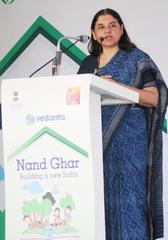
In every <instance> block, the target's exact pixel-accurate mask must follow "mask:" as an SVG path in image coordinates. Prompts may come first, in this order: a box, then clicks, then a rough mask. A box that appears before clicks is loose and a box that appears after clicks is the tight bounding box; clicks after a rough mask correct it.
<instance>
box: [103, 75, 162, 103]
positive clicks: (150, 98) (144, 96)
mask: <svg viewBox="0 0 168 240" xmlns="http://www.w3.org/2000/svg"><path fill="white" fill-rule="evenodd" d="M102 77H103V78H104V79H105V80H108V81H110V82H114V83H116V84H119V85H121V86H124V87H126V88H128V89H131V90H134V91H135V92H138V93H139V105H142V106H145V107H156V106H157V104H158V98H159V92H158V89H157V88H156V87H146V88H143V89H139V88H135V87H131V86H128V85H126V84H123V83H119V82H117V81H115V80H113V79H111V76H108V75H105V76H102Z"/></svg>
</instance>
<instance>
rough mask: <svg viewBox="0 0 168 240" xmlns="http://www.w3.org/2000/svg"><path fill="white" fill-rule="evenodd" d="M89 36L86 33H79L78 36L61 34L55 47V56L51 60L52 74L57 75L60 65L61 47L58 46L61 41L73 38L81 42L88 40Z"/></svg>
mask: <svg viewBox="0 0 168 240" xmlns="http://www.w3.org/2000/svg"><path fill="white" fill-rule="evenodd" d="M89 38H90V37H89V36H87V35H80V36H76V37H73V36H63V37H61V38H60V39H59V40H58V43H57V48H56V56H55V58H54V59H53V62H52V76H54V75H59V66H60V65H61V58H62V51H61V48H60V44H61V41H62V40H64V39H74V40H76V41H77V42H78V41H79V42H82V43H86V42H87V41H88V40H89Z"/></svg>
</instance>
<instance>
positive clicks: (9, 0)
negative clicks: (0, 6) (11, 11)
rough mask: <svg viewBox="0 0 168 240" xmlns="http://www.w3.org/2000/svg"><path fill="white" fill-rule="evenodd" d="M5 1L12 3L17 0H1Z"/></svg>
mask: <svg viewBox="0 0 168 240" xmlns="http://www.w3.org/2000/svg"><path fill="white" fill-rule="evenodd" d="M1 1H2V2H3V3H5V4H11V3H13V2H14V1H15V0H1Z"/></svg>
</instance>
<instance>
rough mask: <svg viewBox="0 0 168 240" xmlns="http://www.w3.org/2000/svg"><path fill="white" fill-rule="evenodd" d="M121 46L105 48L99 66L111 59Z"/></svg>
mask: <svg viewBox="0 0 168 240" xmlns="http://www.w3.org/2000/svg"><path fill="white" fill-rule="evenodd" d="M118 50H119V47H118V46H117V47H114V48H103V52H102V53H101V55H100V61H99V68H101V67H103V66H105V65H106V64H107V63H108V62H109V61H110V59H112V58H113V56H114V55H115V54H116V53H117V52H118Z"/></svg>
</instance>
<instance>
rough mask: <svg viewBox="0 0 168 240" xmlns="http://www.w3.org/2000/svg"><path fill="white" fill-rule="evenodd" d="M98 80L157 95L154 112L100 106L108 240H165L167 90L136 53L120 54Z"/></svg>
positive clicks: (148, 62)
mask: <svg viewBox="0 0 168 240" xmlns="http://www.w3.org/2000/svg"><path fill="white" fill-rule="evenodd" d="M91 59H92V62H93V64H89V61H90V60H91ZM96 61H97V60H95V58H94V57H93V56H89V57H88V58H86V59H85V60H84V62H83V63H82V65H81V67H80V69H79V73H91V72H93V69H94V67H95V66H96ZM88 67H89V68H90V70H89V69H88ZM97 75H98V76H102V75H111V76H112V79H114V80H116V81H118V82H121V83H124V84H127V85H130V86H135V87H138V88H144V87H151V86H156V87H157V88H158V89H159V96H160V98H159V104H158V107H157V109H154V108H145V107H141V106H140V105H122V106H121V105H116V106H103V107H102V131H103V149H104V153H103V164H104V194H105V217H106V240H149V239H157V238H159V237H163V203H162V135H161V134H162V123H163V117H164V114H165V110H166V106H167V88H166V86H165V84H164V81H163V79H162V76H161V74H160V72H159V70H158V68H157V67H156V65H155V64H154V62H153V61H152V60H151V59H150V57H149V56H148V55H147V54H146V53H144V52H143V51H141V50H139V49H137V48H134V49H133V50H132V51H130V52H126V51H122V50H120V51H118V52H117V54H116V55H115V56H114V57H113V58H112V59H111V60H110V61H109V62H108V63H107V64H106V65H105V66H104V67H103V68H101V69H98V72H97Z"/></svg>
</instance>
